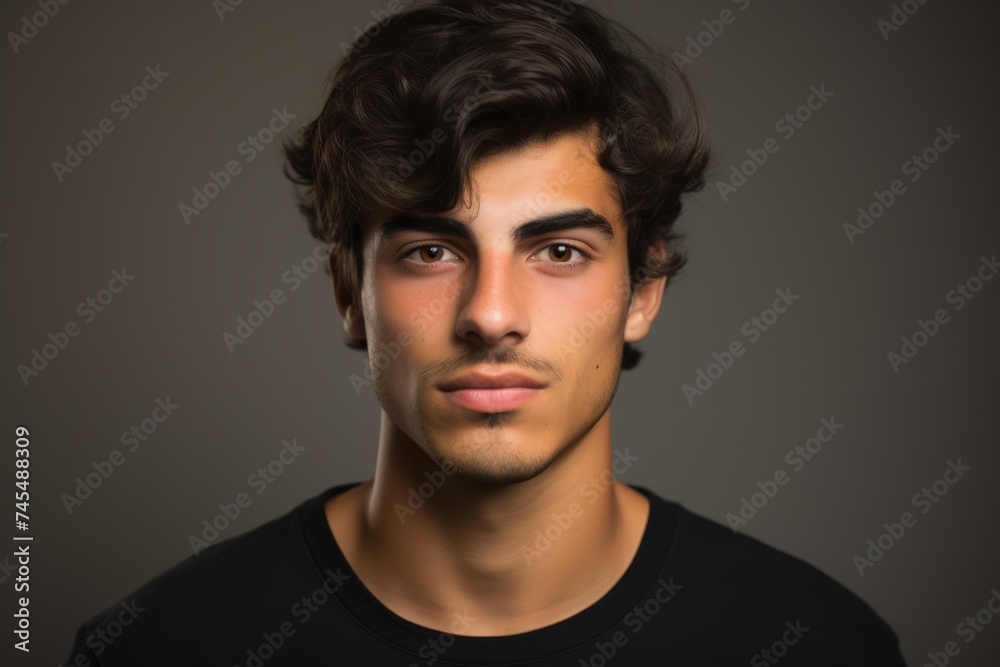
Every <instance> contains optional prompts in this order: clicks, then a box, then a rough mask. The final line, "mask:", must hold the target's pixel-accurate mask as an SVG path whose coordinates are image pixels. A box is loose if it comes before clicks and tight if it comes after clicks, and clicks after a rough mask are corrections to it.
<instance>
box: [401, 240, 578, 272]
mask: <svg viewBox="0 0 1000 667" xmlns="http://www.w3.org/2000/svg"><path fill="white" fill-rule="evenodd" d="M557 245H562V246H566V247H567V248H569V249H570V250H575V251H577V252H578V253H580V256H581V257H583V259H581V260H578V261H576V262H549V263H550V264H552V265H553V266H556V267H558V268H559V269H575V268H578V267H580V266H583V265H584V264H586V263H588V262H589V261H591V259H592V258H591V256H590V254H589V253H587V252H586V251H584V250H583V249H582V248H579V247H578V246H575V245H573V244H572V243H564V242H561V241H556V242H555V243H549V244H548V245H545V246H542V247H541V249H540V250H539V252H537V253H535V254H536V255H537V254H540V253H541V252H542V251H544V250H547V249H549V248H551V247H552V246H557ZM424 248H443V249H445V250H448V251H449V252H454V251H453V250H450V249H449V248H447V247H446V246H445V245H443V244H441V243H425V244H424V245H419V246H416V247H413V248H410V249H409V250H407V251H406V252H404V253H403V254H402V255H400V256H399V257H398V258H397V259H396V263H397V264H398V265H400V266H404V265H406V264H412V265H413V266H412V267H410V268H414V269H417V270H418V271H434V270H436V269H433V268H432V267H433V266H434V265H435V264H439V263H440V262H431V263H430V264H427V263H424V262H414V261H412V260H408V259H406V258H407V257H409V256H410V255H412V254H413V253H415V252H416V251H418V250H422V249H424ZM533 256H534V255H532V257H533Z"/></svg>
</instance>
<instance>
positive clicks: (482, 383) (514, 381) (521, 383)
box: [438, 371, 545, 391]
mask: <svg viewBox="0 0 1000 667" xmlns="http://www.w3.org/2000/svg"><path fill="white" fill-rule="evenodd" d="M520 388H524V389H544V388H545V383H544V382H541V381H539V380H536V379H535V378H533V377H531V376H530V375H525V374H524V373H516V372H512V371H507V372H503V373H484V372H482V371H476V372H473V373H466V374H464V375H459V376H458V377H456V378H452V379H451V380H448V381H447V382H442V383H441V384H440V385H438V389H440V390H441V391H457V390H460V389H520Z"/></svg>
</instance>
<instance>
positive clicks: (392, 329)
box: [348, 134, 662, 483]
mask: <svg viewBox="0 0 1000 667" xmlns="http://www.w3.org/2000/svg"><path fill="white" fill-rule="evenodd" d="M592 146H593V144H592V140H591V139H589V138H588V137H587V135H584V134H574V135H568V136H565V137H562V138H559V139H555V140H551V141H549V142H546V143H536V144H534V145H532V146H531V147H529V148H526V149H523V150H520V151H516V152H511V153H508V154H504V155H500V156H496V157H491V158H488V159H485V160H482V161H480V162H479V163H477V165H476V166H475V167H474V169H473V170H472V173H471V178H472V184H473V187H474V193H475V196H474V197H466V198H464V199H463V201H462V202H461V203H460V204H459V206H458V207H457V208H455V209H453V210H452V211H449V212H446V213H443V214H440V215H434V216H428V215H423V216H421V218H417V216H414V215H409V214H407V213H406V212H388V211H381V212H379V213H378V214H377V215H376V216H375V217H374V219H373V220H372V221H371V224H370V225H369V226H368V227H366V229H365V230H364V255H363V257H364V272H363V283H362V288H361V304H360V305H361V310H362V312H361V315H362V316H363V321H357V320H356V321H355V329H356V331H358V332H360V334H361V335H363V336H364V337H365V338H367V341H368V348H369V360H370V362H371V367H372V373H373V375H374V378H375V382H374V385H375V391H376V394H377V395H378V397H379V401H380V403H381V405H382V409H383V410H384V411H385V413H386V414H387V415H388V417H389V418H390V419H391V421H392V423H393V425H394V426H395V427H396V428H398V429H399V430H400V431H401V432H402V433H403V434H405V437H408V438H409V439H410V440H412V441H413V443H415V444H416V446H418V447H420V448H422V449H423V450H424V452H426V453H427V455H428V456H430V457H431V459H432V460H434V461H435V462H436V463H437V464H438V465H442V464H443V463H444V462H445V461H450V462H451V463H452V464H453V465H454V466H455V470H456V473H455V474H458V475H462V476H465V477H467V478H469V479H476V480H480V481H483V482H490V483H513V482H519V481H524V480H527V479H531V478H532V477H534V476H536V475H538V474H539V473H541V472H542V471H543V470H545V469H546V468H547V467H548V465H549V464H550V463H552V461H554V460H555V459H556V458H557V457H558V456H559V455H560V454H561V453H563V452H564V451H566V450H567V449H568V448H570V447H571V446H572V445H573V444H574V443H576V442H577V441H579V440H580V439H581V438H582V437H583V436H585V435H586V434H587V432H588V431H590V429H591V428H592V427H593V426H594V424H595V423H597V421H598V420H599V419H600V418H601V417H602V416H603V415H604V414H605V413H606V412H607V410H608V408H609V406H610V404H611V400H612V398H613V396H614V393H615V390H616V389H617V385H618V378H619V374H620V371H621V354H622V345H623V341H624V340H625V339H626V338H625V331H626V322H627V321H628V322H631V319H633V318H627V316H628V314H629V290H628V255H627V235H626V225H625V222H624V219H623V218H622V215H621V207H620V205H619V204H618V201H617V199H616V196H615V193H614V188H613V184H612V181H611V178H610V176H609V175H608V174H607V173H606V172H605V171H604V170H603V169H602V168H601V167H600V166H599V165H598V164H597V163H596V161H595V157H594V153H593V147H592ZM467 194H468V193H467ZM477 204H478V206H477ZM558 216H562V218H563V220H562V223H561V224H559V223H556V224H555V225H554V224H552V222H551V220H550V221H549V224H545V223H544V222H543V223H539V221H540V220H542V219H552V218H556V217H558ZM428 218H436V219H442V218H444V219H446V220H445V221H444V222H443V223H439V224H436V225H433V226H431V225H430V224H429V220H428ZM447 219H450V220H451V222H449V221H448V220H447ZM604 221H606V222H607V226H606V228H605V229H604V230H603V231H602V229H601V228H600V226H601V223H602V222H604ZM533 222H534V223H536V224H535V225H534V227H532V223H533ZM383 223H387V224H388V225H390V227H388V228H387V231H386V233H379V231H378V230H379V228H380V225H383ZM523 225H527V226H526V227H522V226H523ZM556 227H558V228H556ZM384 229H386V228H384ZM519 229H520V232H519V236H515V233H516V231H517V230H519ZM462 231H464V232H465V234H462V233H461V232H462ZM661 282H662V281H661ZM659 293H662V285H661V286H660V291H659V292H658V293H657V297H656V306H657V307H658V303H659V298H658V294H659ZM652 314H653V316H655V308H654V312H653V313H652ZM648 315H649V313H644V317H645V316H648ZM640 319H642V318H640ZM633 325H634V323H632V324H630V325H629V331H630V332H631V331H633V330H635V331H637V332H638V335H633V336H631V337H630V338H629V339H630V340H636V339H638V338H641V337H642V336H643V335H645V332H646V331H647V330H648V325H647V326H645V328H644V327H643V322H640V323H639V326H637V327H636V326H633ZM359 327H360V328H359ZM348 328H349V332H350V327H348ZM356 335H357V334H356ZM477 372H479V373H482V374H485V375H488V376H491V378H492V379H494V380H495V379H496V376H498V375H500V374H502V373H511V374H518V375H519V376H521V378H507V379H506V380H502V382H501V384H505V385H507V387H506V388H495V387H494V388H489V387H487V386H486V385H488V384H489V383H488V382H484V381H483V380H482V378H474V377H469V376H470V374H473V373H477ZM459 385H464V387H463V388H460V389H456V387H457V386H459ZM532 385H533V386H532ZM397 435H398V434H397Z"/></svg>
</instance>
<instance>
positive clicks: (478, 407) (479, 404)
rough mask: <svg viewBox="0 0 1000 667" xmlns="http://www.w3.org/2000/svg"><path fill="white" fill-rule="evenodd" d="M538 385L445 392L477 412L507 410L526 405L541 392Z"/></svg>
mask: <svg viewBox="0 0 1000 667" xmlns="http://www.w3.org/2000/svg"><path fill="white" fill-rule="evenodd" d="M541 391H542V390H541V389H540V388H536V387H497V388H494V389H455V390H452V391H446V392H444V395H445V396H446V397H448V400H450V401H452V402H453V403H456V404H457V405H460V406H462V407H463V408H466V409H468V410H475V411H476V412H507V411H509V410H517V409H518V408H521V407H524V405H525V404H527V403H528V401H530V400H531V399H533V398H534V397H535V396H537V395H538V394H540V393H541Z"/></svg>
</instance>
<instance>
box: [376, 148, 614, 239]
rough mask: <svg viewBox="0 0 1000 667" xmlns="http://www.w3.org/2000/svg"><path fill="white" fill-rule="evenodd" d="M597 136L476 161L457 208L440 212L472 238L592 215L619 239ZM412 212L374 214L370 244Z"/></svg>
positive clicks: (384, 210) (380, 211) (608, 177)
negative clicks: (542, 220)
mask: <svg viewBox="0 0 1000 667" xmlns="http://www.w3.org/2000/svg"><path fill="white" fill-rule="evenodd" d="M595 149H596V143H595V141H594V136H593V134H590V133H585V132H575V133H572V134H564V135H562V136H559V137H555V138H552V139H548V140H535V141H533V142H531V143H529V144H527V145H525V146H521V147H518V148H516V149H511V150H508V151H505V152H503V153H500V154H496V155H491V156H489V157H486V158H483V159H480V160H479V161H477V162H476V163H475V164H474V165H473V166H472V168H471V169H470V172H469V185H468V186H467V188H466V190H465V192H463V193H462V194H463V196H462V197H461V199H460V201H459V204H458V205H457V206H456V207H455V208H453V209H451V210H450V211H444V212H441V215H445V216H447V217H449V218H453V219H455V220H459V221H461V222H463V223H465V224H467V225H469V227H470V228H471V231H472V232H473V234H474V235H475V234H479V233H480V232H485V231H486V230H487V229H497V228H501V227H502V228H508V227H513V226H516V225H518V224H519V223H521V222H523V221H526V220H530V219H534V218H539V217H544V216H546V215H550V214H553V213H559V212H565V211H570V210H581V209H590V210H593V211H594V212H596V213H598V214H600V215H602V216H603V217H604V218H606V219H607V220H608V221H609V222H611V224H612V225H613V227H614V228H615V232H616V235H617V233H618V231H619V230H620V229H623V228H624V221H623V220H622V217H621V206H620V204H619V201H618V195H617V190H616V188H615V183H614V181H613V179H612V177H611V175H610V174H608V173H607V172H606V171H605V170H604V169H603V168H602V167H601V166H600V165H599V164H598V162H597V155H596V152H595ZM400 213H402V214H408V213H410V212H409V211H395V210H390V209H387V208H379V209H376V210H375V212H374V215H373V216H372V219H371V220H369V221H368V224H366V228H365V237H366V239H371V233H372V232H373V231H374V230H375V229H376V228H377V227H378V225H379V224H380V223H381V222H382V221H384V220H385V219H386V218H388V217H390V216H392V215H395V214H400Z"/></svg>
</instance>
